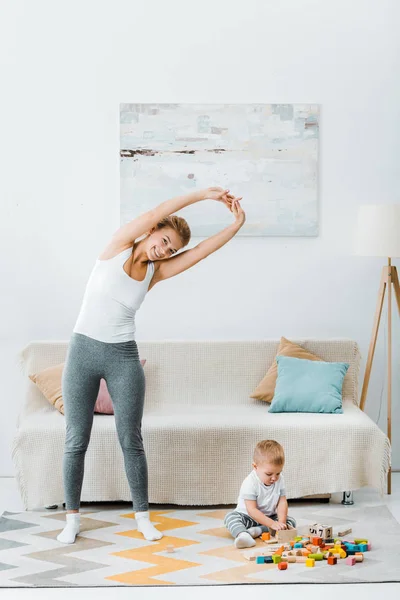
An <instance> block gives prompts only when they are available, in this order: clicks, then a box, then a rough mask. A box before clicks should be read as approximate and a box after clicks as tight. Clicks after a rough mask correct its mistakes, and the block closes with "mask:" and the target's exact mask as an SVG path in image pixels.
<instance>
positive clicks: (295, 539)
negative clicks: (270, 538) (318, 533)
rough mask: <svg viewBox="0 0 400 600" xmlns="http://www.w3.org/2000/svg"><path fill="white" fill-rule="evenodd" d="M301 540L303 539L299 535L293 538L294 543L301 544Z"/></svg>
mask: <svg viewBox="0 0 400 600" xmlns="http://www.w3.org/2000/svg"><path fill="white" fill-rule="evenodd" d="M302 539H303V537H302V536H301V535H296V536H295V538H294V541H295V542H301V540H302Z"/></svg>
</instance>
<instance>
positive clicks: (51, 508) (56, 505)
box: [45, 504, 58, 510]
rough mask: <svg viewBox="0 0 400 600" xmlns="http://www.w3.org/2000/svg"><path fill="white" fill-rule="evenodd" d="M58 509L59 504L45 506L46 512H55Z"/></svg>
mask: <svg viewBox="0 0 400 600" xmlns="http://www.w3.org/2000/svg"><path fill="white" fill-rule="evenodd" d="M56 508H58V504H48V505H47V506H45V509H46V510H55V509H56Z"/></svg>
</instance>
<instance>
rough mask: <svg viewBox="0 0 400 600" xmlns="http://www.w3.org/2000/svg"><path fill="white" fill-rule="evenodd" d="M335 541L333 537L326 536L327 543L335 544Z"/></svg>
mask: <svg viewBox="0 0 400 600" xmlns="http://www.w3.org/2000/svg"><path fill="white" fill-rule="evenodd" d="M334 541H335V540H334V539H333V538H326V539H325V540H324V542H325V544H333V543H334Z"/></svg>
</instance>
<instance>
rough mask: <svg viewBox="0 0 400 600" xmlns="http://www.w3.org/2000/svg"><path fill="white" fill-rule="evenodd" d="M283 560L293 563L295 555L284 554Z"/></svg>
mask: <svg viewBox="0 0 400 600" xmlns="http://www.w3.org/2000/svg"><path fill="white" fill-rule="evenodd" d="M285 561H286V562H287V563H295V562H296V556H286V557H285Z"/></svg>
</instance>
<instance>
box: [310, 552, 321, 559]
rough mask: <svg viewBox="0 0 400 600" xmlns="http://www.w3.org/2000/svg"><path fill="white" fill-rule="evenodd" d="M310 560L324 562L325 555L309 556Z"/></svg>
mask: <svg viewBox="0 0 400 600" xmlns="http://www.w3.org/2000/svg"><path fill="white" fill-rule="evenodd" d="M308 558H313V559H314V560H324V555H323V554H320V553H318V554H309V555H308Z"/></svg>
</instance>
